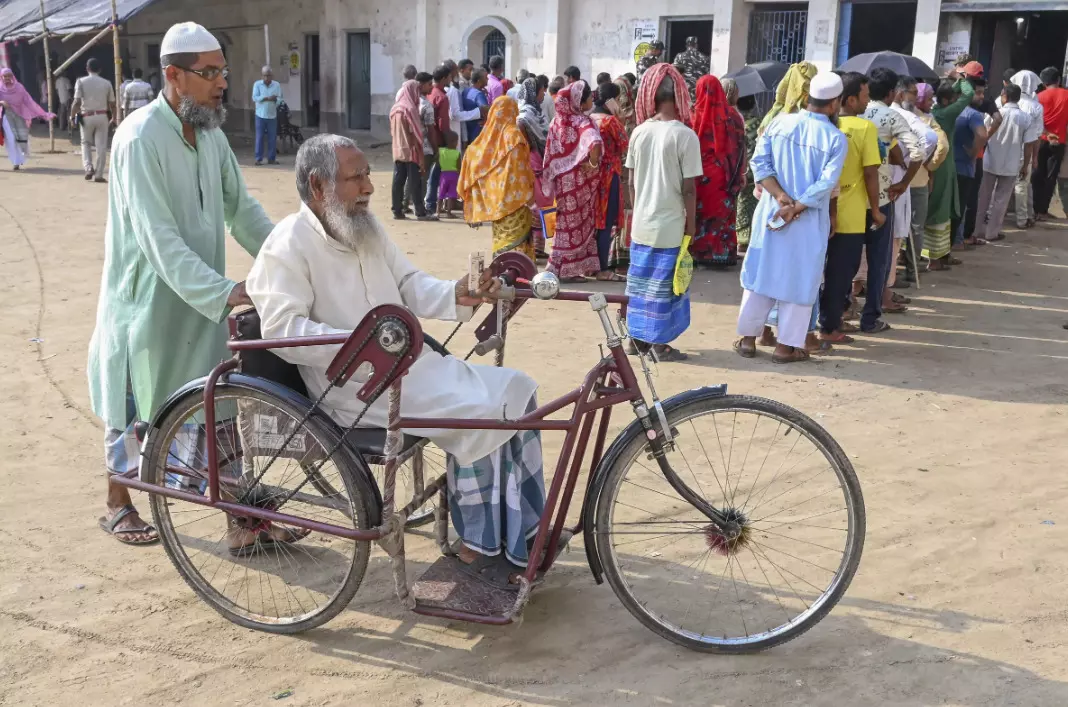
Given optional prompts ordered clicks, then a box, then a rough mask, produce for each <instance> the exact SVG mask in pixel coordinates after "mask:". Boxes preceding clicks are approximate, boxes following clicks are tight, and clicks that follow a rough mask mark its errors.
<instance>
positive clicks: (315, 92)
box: [301, 32, 320, 128]
mask: <svg viewBox="0 0 1068 707" xmlns="http://www.w3.org/2000/svg"><path fill="white" fill-rule="evenodd" d="M301 85H302V86H303V87H304V110H303V113H304V125H305V126H307V127H309V128H317V127H319V106H320V103H319V101H320V97H319V34H318V33H317V32H316V33H314V34H307V35H304V76H303V80H302V81H301Z"/></svg>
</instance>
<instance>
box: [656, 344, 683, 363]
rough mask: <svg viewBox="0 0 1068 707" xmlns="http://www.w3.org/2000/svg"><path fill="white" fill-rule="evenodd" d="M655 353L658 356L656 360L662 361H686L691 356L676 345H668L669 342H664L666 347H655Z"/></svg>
mask: <svg viewBox="0 0 1068 707" xmlns="http://www.w3.org/2000/svg"><path fill="white" fill-rule="evenodd" d="M653 354H654V355H655V356H656V360H657V361H658V362H661V363H672V362H675V361H685V360H686V359H688V358H689V356H687V355H686V354H684V353H683V352H681V351H679V350H678V349H677V348H675V347H674V346H668V345H667V344H664V347H663V348H661V349H657V348H654V349H653Z"/></svg>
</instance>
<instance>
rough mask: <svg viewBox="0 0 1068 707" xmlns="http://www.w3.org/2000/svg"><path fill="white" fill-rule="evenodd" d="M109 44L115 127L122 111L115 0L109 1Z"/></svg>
mask: <svg viewBox="0 0 1068 707" xmlns="http://www.w3.org/2000/svg"><path fill="white" fill-rule="evenodd" d="M111 29H112V34H111V44H112V47H113V48H114V50H115V116H114V117H115V125H118V124H119V123H120V122H122V111H121V109H120V107H119V106H120V105H121V103H122V97H121V96H120V95H119V89H120V88H121V87H122V56H121V55H120V54H119V11H118V8H117V7H116V5H115V0H111Z"/></svg>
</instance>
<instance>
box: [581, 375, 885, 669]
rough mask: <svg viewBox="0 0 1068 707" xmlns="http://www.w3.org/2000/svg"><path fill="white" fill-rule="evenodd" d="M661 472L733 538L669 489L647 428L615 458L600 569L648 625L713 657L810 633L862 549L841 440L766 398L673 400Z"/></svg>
mask: <svg viewBox="0 0 1068 707" xmlns="http://www.w3.org/2000/svg"><path fill="white" fill-rule="evenodd" d="M664 411H665V414H666V417H667V420H668V424H669V427H670V428H671V429H672V430H673V435H674V445H673V447H672V448H671V449H669V450H667V451H666V457H665V459H666V461H667V463H668V464H669V465H670V467H671V469H672V470H673V471H674V472H675V473H676V474H677V475H678V477H679V478H680V479H681V480H682V481H683V482H685V484H686V485H687V486H689V487H690V489H691V490H693V491H694V492H695V493H696V494H697V495H699V496H700V497H702V498H704V500H705V501H706V502H707V503H709V504H710V505H711V506H712V507H714V508H716V509H719V511H720V512H721V513H723V514H724V515H725V516H727V517H728V518H730V519H731V520H733V521H735V522H736V525H735V528H736V529H738V528H740V530H739V531H738V532H737V534H735V535H732V534H731V533H728V532H725V531H724V530H723V529H722V528H720V527H719V526H718V525H717V524H716V523H714V522H713V521H712V520H711V519H710V518H709V517H707V516H705V515H704V514H703V513H701V512H700V511H699V510H698V509H697V508H696V507H694V506H693V505H691V504H690V503H689V502H687V501H685V500H684V499H683V498H682V497H681V496H680V495H679V494H678V492H677V491H676V490H675V489H674V488H673V487H672V486H671V485H670V484H669V483H668V481H667V479H666V477H665V475H664V472H663V471H662V470H661V469H660V467H659V465H658V462H657V461H656V459H655V458H654V457H653V455H652V454H651V449H650V446H649V442H648V440H647V439H646V437H645V434H644V431H643V430H642V429H641V427H640V426H639V425H632V426H631V427H630V428H628V429H627V430H626V431H625V432H624V435H626V438H623V439H621V440H619V441H618V442H617V443H616V444H614V445H613V447H612V450H614V451H613V452H612V453H610V455H609V457H608V458H606V460H605V463H607V464H609V465H610V466H609V467H608V468H607V471H606V472H605V476H604V480H603V483H602V485H601V486H600V487H599V494H598V496H597V498H596V506H595V512H594V518H595V523H596V526H595V527H594V528H593V531H594V532H593V537H594V542H595V546H596V551H597V558H598V559H599V561H600V564H601V566H602V567H603V569H604V572H605V576H606V577H607V579H608V582H609V584H610V585H611V586H612V589H613V590H614V591H615V593H616V595H617V596H618V597H619V599H620V600H621V601H622V602H623V605H624V606H626V607H627V610H628V611H630V612H631V613H632V614H634V616H635V617H637V618H638V620H639V621H641V622H642V623H643V624H645V626H647V627H648V628H650V629H652V630H653V631H655V632H656V633H658V634H659V635H661V636H663V637H664V638H667V639H668V640H670V641H673V642H675V643H678V644H680V645H683V646H686V647H687V648H691V649H693V650H698V651H705V652H710V653H751V652H756V651H761V650H764V649H767V648H771V647H772V646H776V645H778V644H781V643H784V642H786V641H789V640H791V639H793V638H796V637H797V636H799V635H801V634H802V633H804V632H805V631H807V630H809V629H810V628H812V627H813V626H815V625H816V624H817V623H818V622H819V621H820V620H821V619H822V618H823V617H824V616H826V615H827V613H828V612H829V611H830V610H831V609H832V608H833V607H834V606H835V604H836V603H837V602H838V601H839V599H841V597H842V595H843V594H844V593H845V591H846V589H847V587H848V586H849V583H850V581H851V580H852V578H853V575H854V573H855V572H856V570H857V566H858V564H859V562H860V556H861V551H862V549H863V545H864V526H865V515H864V501H863V498H862V496H861V491H860V484H859V482H858V480H857V476H856V473H855V472H854V471H853V467H852V465H851V464H850V463H849V459H848V457H847V456H846V455H845V453H844V452H843V451H842V449H841V447H839V446H838V444H837V443H836V442H835V441H834V439H833V438H832V437H831V436H830V435H829V434H828V433H827V431H826V430H824V429H823V428H822V427H820V426H819V425H818V424H816V423H815V422H814V421H813V420H811V419H810V418H808V417H806V416H805V415H803V414H802V413H800V412H798V411H797V410H794V409H792V408H790V407H788V406H786V405H783V404H781V403H777V402H774V401H771V400H766V399H763V398H756V397H749V396H733V395H728V396H724V395H722V394H716V393H714V392H713V391H711V390H710V391H708V394H707V395H702V394H701V393H700V391H695V392H694V393H690V394H683V395H681V396H678V397H677V398H675V399H671V400H668V401H665V403H664Z"/></svg>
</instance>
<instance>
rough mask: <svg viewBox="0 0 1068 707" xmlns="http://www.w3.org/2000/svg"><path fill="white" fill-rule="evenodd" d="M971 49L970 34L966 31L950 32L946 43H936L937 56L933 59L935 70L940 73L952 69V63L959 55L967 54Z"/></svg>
mask: <svg viewBox="0 0 1068 707" xmlns="http://www.w3.org/2000/svg"><path fill="white" fill-rule="evenodd" d="M969 49H971V33H969V32H968V31H967V30H959V31H957V32H951V33H950V34H949V37H947V38H946V41H944V42H939V43H938V55H937V56H936V57H935V64H936V66H934V67H933V68H934V69H935V70H939V69H941V70H942V72H945V71H949V70H950V69H952V68H953V63H954V62H955V61H956V60H957V57H959V56H960V55H961V54H967V53H968V50H969Z"/></svg>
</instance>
